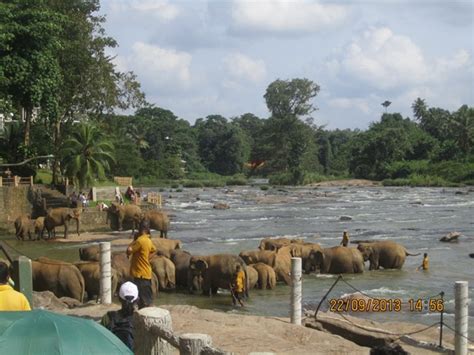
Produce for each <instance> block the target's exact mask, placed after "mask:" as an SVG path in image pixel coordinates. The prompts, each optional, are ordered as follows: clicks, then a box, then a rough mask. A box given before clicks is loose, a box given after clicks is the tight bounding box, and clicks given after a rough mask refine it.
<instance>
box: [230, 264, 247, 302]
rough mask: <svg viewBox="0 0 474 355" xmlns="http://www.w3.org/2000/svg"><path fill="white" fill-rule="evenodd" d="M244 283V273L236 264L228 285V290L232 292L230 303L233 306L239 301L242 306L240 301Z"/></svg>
mask: <svg viewBox="0 0 474 355" xmlns="http://www.w3.org/2000/svg"><path fill="white" fill-rule="evenodd" d="M244 285H245V273H244V271H243V270H242V268H241V267H240V265H237V266H236V268H235V274H234V277H233V280H232V282H231V285H230V292H231V294H232V304H233V305H234V306H235V305H237V302H239V304H240V306H241V307H243V306H244V302H243V301H242V298H243V295H244Z"/></svg>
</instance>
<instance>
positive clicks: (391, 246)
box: [357, 240, 420, 270]
mask: <svg viewBox="0 0 474 355" xmlns="http://www.w3.org/2000/svg"><path fill="white" fill-rule="evenodd" d="M357 249H358V250H359V251H360V252H361V253H362V256H363V257H364V261H367V260H369V262H370V265H369V270H378V269H379V268H380V267H383V268H384V269H401V268H402V266H403V264H404V263H405V259H406V257H407V256H417V255H420V253H418V254H410V253H409V252H408V251H407V250H406V249H405V247H404V246H403V245H401V244H398V243H395V242H392V241H389V240H386V241H380V242H373V243H359V245H358V246H357Z"/></svg>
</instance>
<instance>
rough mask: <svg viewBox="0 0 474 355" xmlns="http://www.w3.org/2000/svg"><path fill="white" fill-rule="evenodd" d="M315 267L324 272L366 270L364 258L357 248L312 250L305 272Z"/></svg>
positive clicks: (338, 272)
mask: <svg viewBox="0 0 474 355" xmlns="http://www.w3.org/2000/svg"><path fill="white" fill-rule="evenodd" d="M313 269H316V270H320V272H321V273H322V274H357V273H361V272H364V259H363V257H362V254H361V253H360V252H359V251H358V250H357V249H356V248H347V247H341V246H337V247H332V248H325V249H322V250H313V251H311V253H310V255H309V258H308V262H307V263H306V264H305V273H307V274H309V273H310V272H311V271H312V270H313Z"/></svg>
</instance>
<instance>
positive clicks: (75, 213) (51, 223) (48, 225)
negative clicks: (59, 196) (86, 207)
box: [41, 207, 81, 239]
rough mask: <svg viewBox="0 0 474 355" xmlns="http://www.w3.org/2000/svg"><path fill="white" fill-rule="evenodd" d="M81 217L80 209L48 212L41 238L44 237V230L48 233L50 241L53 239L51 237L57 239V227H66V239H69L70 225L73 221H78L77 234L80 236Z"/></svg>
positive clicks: (58, 209)
mask: <svg viewBox="0 0 474 355" xmlns="http://www.w3.org/2000/svg"><path fill="white" fill-rule="evenodd" d="M80 217H81V210H80V209H78V208H74V209H72V208H67V207H59V208H51V209H49V210H48V213H47V214H46V217H45V218H44V227H43V230H42V231H41V237H42V236H43V233H44V230H45V229H46V230H47V231H48V239H50V238H51V235H53V236H54V238H56V229H55V228H56V227H58V226H64V238H65V239H67V232H68V224H69V221H70V220H71V219H75V220H76V232H77V235H78V236H79V235H80V233H79V226H80Z"/></svg>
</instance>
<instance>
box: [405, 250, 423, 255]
mask: <svg viewBox="0 0 474 355" xmlns="http://www.w3.org/2000/svg"><path fill="white" fill-rule="evenodd" d="M405 255H406V256H418V255H421V253H417V254H411V253H409V252H408V251H406V250H405Z"/></svg>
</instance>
